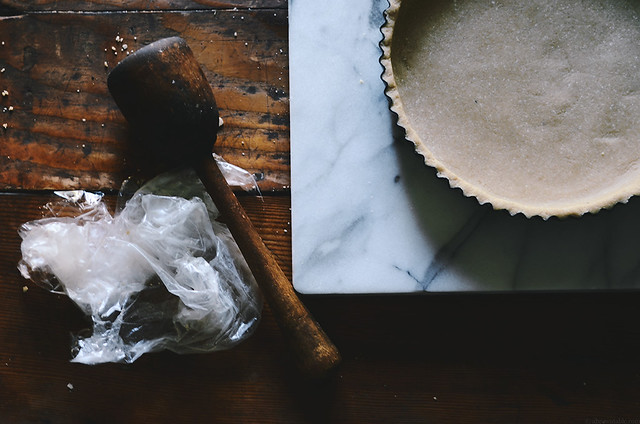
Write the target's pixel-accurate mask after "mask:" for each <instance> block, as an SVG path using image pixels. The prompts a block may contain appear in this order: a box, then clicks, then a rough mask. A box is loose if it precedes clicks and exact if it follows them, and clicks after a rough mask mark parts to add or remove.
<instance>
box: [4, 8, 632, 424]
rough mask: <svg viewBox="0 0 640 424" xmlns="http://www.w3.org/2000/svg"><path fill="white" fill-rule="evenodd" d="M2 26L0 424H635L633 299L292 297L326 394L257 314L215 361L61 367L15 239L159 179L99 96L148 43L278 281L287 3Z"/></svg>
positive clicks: (282, 256)
mask: <svg viewBox="0 0 640 424" xmlns="http://www.w3.org/2000/svg"><path fill="white" fill-rule="evenodd" d="M121 3H123V4H126V6H123V4H121ZM0 13H1V14H2V15H5V16H4V17H2V18H1V20H0V42H1V44H0V68H1V69H0V91H2V90H6V91H5V92H4V94H3V95H2V97H0V102H1V104H0V108H3V109H2V112H0V124H1V125H2V126H3V127H4V128H0V164H1V168H0V169H1V171H0V172H1V181H2V193H1V194H0V222H1V225H0V253H1V255H0V266H1V267H2V272H1V273H0V299H1V300H0V301H1V302H2V312H1V313H0V422H2V423H143V422H151V423H199V422H230V423H245V422H246V423H303V422H318V423H328V422H338V423H418V422H419V423H436V422H454V423H489V422H491V423H516V422H530V423H547V422H559V423H614V422H616V423H633V422H640V326H639V324H640V313H638V305H639V304H640V293H637V292H632V293H619V292H618V293H610V292H605V293H554V294H540V293H538V294H534V293H531V294H499V295H498V294H474V295H464V294H455V295H449V294H443V295H425V296H317V297H304V298H303V301H304V302H305V303H306V304H307V306H308V307H309V308H310V310H311V311H312V313H313V314H314V315H315V317H316V318H317V319H318V321H319V322H320V323H321V324H322V326H323V327H324V328H325V330H326V331H327V333H328V334H329V335H330V336H331V337H332V339H333V340H334V342H335V343H336V344H337V346H338V347H339V348H340V350H341V352H342V355H343V357H344V362H343V364H342V366H341V368H340V369H339V370H338V372H337V373H336V374H335V375H333V376H331V377H330V378H328V379H327V380H325V381H308V380H305V379H303V378H301V377H300V376H299V375H298V373H297V371H296V369H295V367H294V366H293V365H292V362H291V358H290V355H289V352H288V351H287V350H286V348H285V347H284V346H283V343H282V338H281V335H280V333H279V330H278V328H277V326H276V324H275V322H274V320H273V318H272V316H271V314H270V311H269V309H268V307H266V308H265V311H264V316H263V319H262V322H261V324H260V327H259V329H258V331H257V332H256V334H255V335H254V336H253V337H252V338H250V339H249V340H248V341H246V342H244V343H243V344H241V345H240V346H238V347H236V348H234V349H233V350H231V351H226V352H219V353H212V354H203V355H192V356H179V355H175V354H172V353H157V354H149V355H145V356H143V357H142V358H141V359H139V360H138V361H137V362H135V363H134V364H131V365H124V364H107V365H97V366H86V365H80V364H73V363H70V362H69V359H70V351H69V346H70V336H69V334H70V333H71V332H74V331H77V330H79V329H81V328H84V327H85V326H86V322H85V321H84V320H83V317H82V316H81V313H80V312H79V310H78V309H77V308H76V307H75V306H74V305H72V304H71V302H70V301H69V300H68V299H66V298H65V297H63V296H60V295H54V294H51V293H49V292H47V291H45V290H43V289H41V288H39V287H36V286H35V285H33V284H32V283H31V282H29V281H27V280H24V279H23V278H22V277H21V276H20V274H19V272H18V271H17V269H16V265H17V263H18V261H19V259H20V238H19V236H18V234H17V230H18V228H19V226H20V225H21V224H22V223H24V222H26V221H28V220H31V219H35V218H39V217H41V216H42V213H43V211H42V208H41V207H42V205H44V204H45V203H46V202H48V201H49V200H51V199H52V191H53V190H61V189H75V188H82V189H86V190H101V191H103V192H104V193H106V194H107V196H106V197H107V200H108V202H110V204H113V202H114V198H115V195H116V193H117V191H118V188H119V186H120V184H121V183H122V181H123V180H124V179H125V178H126V177H128V176H130V175H139V174H143V175H147V176H150V175H153V174H154V172H156V171H158V170H156V169H153V167H149V166H143V165H147V164H146V162H145V161H144V160H143V159H141V158H139V157H137V156H136V155H135V154H134V153H133V152H132V151H131V149H130V148H129V147H128V142H127V128H126V125H125V122H124V119H123V117H122V116H121V115H120V113H119V111H118V110H117V108H116V106H115V103H114V102H113V100H112V99H111V97H110V96H109V94H108V92H107V89H106V75H107V73H108V71H109V69H111V68H112V67H113V66H114V65H115V64H116V63H117V62H118V61H119V60H121V58H122V57H124V56H126V52H127V51H131V50H135V49H137V48H138V47H140V46H142V45H144V44H146V43H149V42H151V41H154V40H156V39H159V38H162V37H166V36H172V35H180V36H182V37H183V38H185V39H186V40H187V41H188V43H189V44H190V45H191V47H192V49H193V50H194V53H195V55H196V58H197V59H198V61H199V62H200V63H201V64H202V66H203V68H204V70H205V73H206V74H207V77H208V78H209V81H210V82H211V84H212V87H213V89H214V93H215V95H216V98H217V101H218V103H219V106H220V109H221V116H222V118H223V119H224V122H225V125H224V129H223V130H222V131H221V133H220V134H219V137H218V142H217V144H216V147H215V151H216V153H219V154H220V155H222V156H223V157H224V158H225V159H227V160H228V161H229V162H232V163H235V164H237V165H239V166H241V167H244V168H245V169H248V170H250V171H251V172H253V173H255V174H256V175H257V176H258V177H259V184H260V187H261V189H262V192H263V194H264V201H259V200H258V199H257V198H256V197H255V196H250V195H246V194H242V193H239V197H240V199H241V202H242V204H243V205H244V206H245V207H246V209H247V210H248V213H249V215H250V217H251V219H252V220H253V221H254V223H255V225H256V226H257V228H258V230H259V231H260V233H261V235H262V236H263V237H264V239H265V242H266V243H267V245H268V247H269V248H270V249H272V251H273V252H274V253H275V254H276V255H277V256H278V259H279V261H280V264H281V266H282V267H283V269H284V270H285V272H287V273H288V274H289V275H291V241H290V232H289V228H290V195H289V189H288V187H289V183H290V181H289V133H288V130H289V112H288V111H289V109H288V60H287V3H286V0H264V1H259V0H235V1H229V2H224V1H214V0H200V1H198V0H192V1H190V0H158V1H153V0H134V1H128V2H119V1H115V0H94V1H86V2H82V1H76V0H59V1H46V0H37V1H20V0H2V1H1V2H0ZM327 13H330V11H327ZM125 44H126V46H125ZM5 108H6V109H5ZM622 207H624V206H622ZM639 266H640V264H639ZM23 287H27V288H28V290H27V291H24V289H23ZM616 420H617V421H616Z"/></svg>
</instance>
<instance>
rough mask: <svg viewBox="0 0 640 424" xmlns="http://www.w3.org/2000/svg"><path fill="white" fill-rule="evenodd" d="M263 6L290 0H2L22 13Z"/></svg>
mask: <svg viewBox="0 0 640 424" xmlns="http://www.w3.org/2000/svg"><path fill="white" fill-rule="evenodd" d="M234 7H237V8H239V9H247V8H252V9H264V8H281V9H285V8H286V7H287V0H233V1H215V0H127V1H122V0H85V1H80V0H2V1H0V12H4V14H20V13H25V12H31V11H47V10H55V11H81V10H82V11H98V10H145V11H148V10H193V9H231V8H234Z"/></svg>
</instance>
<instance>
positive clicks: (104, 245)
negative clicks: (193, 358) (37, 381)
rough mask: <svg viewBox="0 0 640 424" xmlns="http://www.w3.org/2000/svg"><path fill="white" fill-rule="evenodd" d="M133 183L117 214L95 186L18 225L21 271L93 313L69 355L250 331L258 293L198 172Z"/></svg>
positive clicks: (66, 195)
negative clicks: (43, 215) (45, 215)
mask: <svg viewBox="0 0 640 424" xmlns="http://www.w3.org/2000/svg"><path fill="white" fill-rule="evenodd" d="M125 186H126V185H125ZM125 186H123V187H125ZM127 192H128V191H127V189H124V188H123V190H121V193H120V198H119V205H118V207H117V211H116V214H115V215H114V216H112V215H111V214H110V213H109V211H108V209H107V206H106V205H105V203H104V202H103V201H102V200H101V196H99V195H96V194H92V193H88V192H84V191H72V192H59V193H58V195H59V196H62V197H61V200H60V201H59V202H56V203H53V204H50V205H48V208H47V209H48V210H49V211H50V213H51V214H52V215H53V216H51V217H49V218H43V219H40V220H36V221H32V222H28V223H25V224H23V225H22V227H21V228H20V236H21V237H22V239H23V241H22V246H21V249H22V260H21V261H20V264H19V266H18V268H19V269H20V272H21V273H22V275H23V276H24V277H25V278H30V279H32V280H33V281H34V282H36V283H37V284H39V285H41V286H44V287H46V288H47V289H49V290H51V291H54V292H62V293H64V294H66V295H67V296H69V297H70V298H71V299H72V300H73V301H74V302H75V303H76V304H77V305H78V306H79V307H80V308H81V309H82V311H84V313H85V314H86V315H87V316H89V317H90V318H91V321H92V323H93V331H92V334H91V335H89V336H86V337H84V336H79V335H77V336H74V340H73V342H72V355H73V359H72V361H74V362H81V363H86V364H96V363H102V362H133V361H135V360H136V359H137V358H139V357H140V356H141V355H142V354H144V353H148V352H154V351H159V350H163V349H168V350H171V351H174V352H177V353H196V352H209V351H215V350H222V349H227V348H230V347H232V346H234V345H236V344H237V343H239V342H240V341H242V340H244V339H246V338H247V337H248V336H249V335H250V334H251V333H252V332H253V331H254V329H255V327H256V326H257V323H258V321H259V318H260V313H261V307H262V301H261V297H260V294H259V291H258V288H257V286H256V283H255V280H254V279H253V276H252V275H251V272H250V270H249V269H248V267H247V265H246V262H245V261H244V258H243V257H242V255H241V253H240V251H239V249H238V247H237V246H236V244H235V242H234V241H233V238H232V236H231V234H230V232H229V230H228V229H227V228H226V226H225V225H223V224H221V223H220V222H218V221H215V218H216V217H217V214H218V212H217V209H216V208H215V205H214V204H213V202H212V200H211V198H210V197H209V196H208V195H207V194H206V192H205V190H204V187H203V186H202V184H201V183H200V181H199V180H198V179H197V177H196V176H195V173H194V172H193V171H180V172H174V173H170V174H163V175H161V176H158V177H156V178H155V179H153V180H152V181H150V182H149V183H147V184H145V185H144V186H143V187H141V188H140V189H138V190H136V191H135V192H134V194H133V195H132V196H131V197H130V198H129V196H127V194H126V193H127ZM129 192H130V190H129ZM70 211H71V212H73V213H74V215H75V216H68V215H69V212H70ZM63 212H64V213H63ZM65 215H67V216H65Z"/></svg>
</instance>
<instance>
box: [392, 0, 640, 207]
mask: <svg viewBox="0 0 640 424" xmlns="http://www.w3.org/2000/svg"><path fill="white" fill-rule="evenodd" d="M471 1H473V0H471ZM542 1H544V0H542ZM507 2H508V0H505V3H507ZM430 3H434V2H429V1H426V2H425V1H421V0H413V1H409V0H405V1H403V2H401V0H390V6H389V8H388V9H387V11H386V24H385V25H384V26H383V27H382V33H383V40H382V42H381V48H382V52H383V54H382V57H381V63H382V65H383V67H384V72H383V75H382V79H383V80H384V81H385V83H386V90H385V92H386V94H387V96H388V97H389V98H390V100H391V106H390V108H391V110H392V111H393V112H395V113H396V114H397V116H398V124H399V125H400V126H401V127H403V128H404V130H405V132H406V138H407V139H408V140H409V141H411V142H413V143H414V145H415V149H416V151H417V152H418V153H419V154H420V155H422V156H423V157H424V161H425V163H426V164H427V165H429V166H431V167H434V168H435V169H436V170H437V175H438V176H439V177H442V178H446V179H448V180H449V183H450V186H451V187H452V188H459V189H461V190H462V192H463V193H464V195H466V196H469V197H475V198H476V199H477V200H478V202H479V203H480V204H485V203H490V204H491V205H492V206H493V207H494V209H505V210H507V211H508V212H509V213H511V214H512V215H515V214H518V213H521V214H523V215H525V216H527V217H532V216H540V217H542V218H544V219H547V218H549V217H552V216H558V217H565V216H572V215H573V216H580V215H583V214H585V213H595V212H597V211H599V210H601V209H603V208H609V207H611V206H613V205H614V204H616V203H619V202H623V203H626V202H627V201H628V200H629V198H630V197H632V196H634V195H636V194H638V193H640V114H639V115H635V114H632V112H634V111H636V110H640V78H632V81H630V82H626V80H624V79H622V80H620V78H618V79H619V80H620V81H622V82H621V84H627V85H628V87H626V88H625V90H628V91H629V93H631V94H634V93H635V90H636V88H637V89H638V93H639V94H638V97H637V100H636V97H635V94H634V96H633V97H634V98H633V99H631V97H632V95H631V94H628V95H627V96H626V97H625V98H624V99H623V100H620V102H623V103H624V102H626V103H624V105H623V106H624V107H625V108H626V109H625V111H624V113H622V112H620V113H618V115H616V117H615V119H618V121H620V119H621V118H620V117H621V116H622V117H624V116H626V115H629V116H630V117H631V118H635V119H631V118H630V123H624V121H620V122H618V121H616V122H614V124H617V125H618V127H616V128H609V129H608V130H607V131H609V132H608V133H606V134H603V135H602V137H600V135H598V136H597V137H595V138H594V136H591V135H589V136H587V137H586V138H585V139H584V140H581V139H580V138H579V137H578V136H574V134H582V132H583V129H582V126H580V128H578V127H575V128H573V129H572V127H570V128H569V130H563V131H565V132H560V133H558V134H559V135H557V134H556V135H555V136H554V135H552V141H545V138H544V135H545V134H546V132H548V131H547V130H548V127H549V125H548V124H546V123H545V122H541V123H540V125H539V127H534V128H532V127H530V126H529V127H527V128H526V131H525V130H523V131H522V133H519V134H518V135H517V136H514V137H513V139H509V137H508V135H505V134H501V135H496V137H488V136H487V134H491V131H490V130H488V129H487V127H485V128H483V129H481V130H479V131H477V132H475V131H472V132H471V133H468V134H469V135H468V140H465V139H460V138H461V137H462V138H464V137H465V136H464V134H465V132H464V131H457V130H456V131H453V130H452V131H451V134H448V133H449V132H450V131H449V128H450V127H451V126H456V125H457V122H463V123H464V125H469V126H471V127H470V128H476V127H477V125H476V124H475V123H474V122H473V120H474V119H477V120H479V121H484V122H485V123H486V122H488V121H491V122H493V123H495V122H498V123H499V125H502V124H501V123H503V122H506V121H509V120H511V121H513V122H512V124H511V127H508V128H509V130H510V131H511V130H512V129H513V128H515V127H518V128H520V127H523V126H524V124H523V125H520V124H519V123H518V121H517V119H515V118H514V119H512V118H504V114H503V115H500V114H499V113H497V112H495V110H497V109H498V108H500V107H501V106H500V105H499V104H497V103H491V102H487V104H488V105H490V106H491V105H492V106H493V109H492V111H493V112H492V113H494V115H495V116H493V115H492V116H489V115H487V114H484V115H483V114H482V113H480V112H478V113H476V112H474V111H475V110H476V109H478V110H479V109H480V108H481V107H482V106H483V100H482V99H478V100H471V99H472V97H469V99H467V100H469V103H471V101H473V102H475V105H471V106H470V108H467V109H464V108H463V109H462V111H461V112H459V113H458V114H457V115H456V114H453V118H452V123H446V124H438V123H436V121H435V118H433V117H432V119H426V120H424V122H418V121H423V119H422V116H423V115H429V114H431V115H433V116H434V117H435V116H437V115H438V113H431V112H430V111H431V109H443V110H444V109H445V108H444V107H443V106H442V105H443V103H442V102H440V101H439V100H437V101H434V102H433V104H432V103H430V102H429V101H427V102H426V103H425V104H421V102H422V100H420V99H422V97H424V98H426V99H429V98H430V96H431V97H432V98H433V97H438V96H440V97H443V95H442V92H445V93H446V92H447V91H446V90H444V91H442V92H437V93H434V92H430V91H429V90H432V88H426V87H425V88H424V90H425V92H424V93H422V94H421V95H420V96H417V95H415V91H416V83H415V78H418V77H421V75H422V73H423V72H426V71H425V69H426V68H425V67H424V66H422V65H421V66H417V70H416V69H414V68H416V66H415V65H414V68H412V67H411V66H409V65H406V63H408V62H411V61H412V59H411V58H410V59H407V57H406V56H407V55H409V56H411V53H410V52H408V51H407V49H408V47H407V46H408V45H412V43H413V42H414V41H415V40H409V41H407V36H412V34H421V33H423V31H422V30H418V31H414V30H411V31H408V30H406V28H403V27H402V26H403V25H408V24H411V25H415V24H416V23H418V24H422V22H423V21H424V22H426V21H428V19H426V18H425V19H423V20H421V19H416V18H415V17H416V16H419V15H420V14H429V13H439V12H433V9H428V7H429V6H426V7H425V6H423V5H428V4H430ZM454 3H456V4H460V3H464V0H458V1H457V2H454ZM484 3H489V2H484ZM491 3H492V4H494V3H496V2H491ZM498 3H501V2H498ZM534 3H535V1H534ZM401 4H402V5H403V7H404V9H403V8H401ZM438 4H439V5H440V8H442V7H444V8H446V7H448V6H447V5H446V2H444V3H442V2H440V3H438ZM443 5H444V6H443ZM456 7H457V6H456ZM423 9H424V10H423ZM403 12H404V13H403ZM407 16H411V18H407ZM429 25H431V27H430V28H433V26H432V24H429ZM412 31H413V32H412ZM398 34H402V39H401V38H400V36H399V35H398ZM394 36H395V37H396V38H395V39H394ZM634 36H635V35H634ZM637 36H638V37H639V38H640V28H638V29H637ZM476 38H477V35H476ZM394 41H395V44H396V45H395V46H394ZM419 47H420V51H427V49H429V48H430V46H424V45H420V46H419ZM638 53H639V55H638V57H640V50H638ZM629 54H632V52H629ZM516 59H517V57H516ZM484 63H485V64H486V63H490V62H484ZM490 64H491V63H490ZM461 66H465V65H464V64H462V65H461ZM403 67H404V68H403ZM638 67H639V68H640V59H638ZM394 71H395V72H394ZM579 71H580V69H577V70H572V71H571V72H569V73H568V74H567V75H563V76H562V78H561V80H562V81H566V80H567V78H569V77H575V78H578V80H576V81H573V82H574V83H576V84H578V85H580V84H587V83H588V82H589V81H587V79H586V78H587V77H586V76H584V72H582V73H580V72H579ZM471 72H473V71H471ZM399 75H400V76H399ZM467 75H468V74H467ZM474 78H475V77H474ZM579 78H582V79H579ZM418 79H419V78H418ZM469 79H470V78H466V79H465V81H467V80H469ZM432 80H433V78H432ZM452 81H455V80H453V79H452ZM449 83H450V84H452V83H451V81H449ZM579 83H580V84H579ZM420 84H421V83H419V84H418V87H420V86H421V85H420ZM454 85H455V84H454ZM481 85H482V84H481ZM485 85H486V84H485ZM521 85H522V84H521ZM429 86H430V87H433V84H429ZM454 88H455V87H454ZM505 89H506V88H505ZM461 90H464V87H463V88H461ZM532 90H533V89H532ZM577 92H580V91H577ZM453 93H456V92H455V90H454V91H453ZM498 93H501V92H500V91H499V92H498ZM557 93H561V94H562V93H564V92H563V91H562V90H560V89H555V90H549V93H548V94H549V95H550V96H556V97H557V96H560V94H557ZM580 93H581V92H580ZM465 94H466V92H463V93H462V94H460V93H458V94H456V95H455V96H453V95H452V97H451V98H454V99H455V100H454V102H463V101H464V100H465V99H464V95H465ZM481 94H482V93H481ZM539 94H540V93H536V95H539ZM564 94H565V95H566V96H568V97H571V95H572V93H571V92H569V93H564ZM596 94H597V93H596ZM627 97H628V98H627ZM407 98H412V100H411V101H406V99H407ZM416 98H417V99H418V100H415V99H416ZM535 99H537V97H536V98H535ZM586 99H588V98H586ZM526 100H527V99H526V98H525V99H524V100H523V101H526ZM556 100H557V99H551V101H556ZM560 100H562V101H565V102H566V101H567V99H560ZM494 101H495V99H494ZM582 101H583V102H585V101H586V100H585V99H583V100H582ZM630 102H631V103H630ZM627 103H628V104H627ZM434 104H435V105H436V106H433V105H434ZM438 105H439V106H438ZM496 105H498V106H496ZM575 105H578V106H581V105H580V103H579V102H578V103H575V104H569V106H566V105H565V107H567V108H569V109H571V110H570V111H571V112H573V111H574V110H575V109H577V108H578V106H575ZM582 105H584V103H582ZM444 106H446V107H449V104H448V103H447V104H444ZM552 106H553V103H552V104H551V106H550V108H551V109H553V108H552ZM471 107H476V109H472V108H471ZM509 107H511V106H510V105H507V106H505V108H506V109H508V108H509ZM611 107H612V108H614V107H615V108H618V109H620V108H621V107H622V106H620V105H619V104H618V103H616V104H615V105H613V106H611ZM429 108H431V109H429ZM505 108H503V109H505ZM572 108H573V109H572ZM425 110H426V111H427V112H428V113H427V112H425ZM616 110H617V109H616ZM503 112H504V111H503ZM549 113H551V112H549ZM553 113H554V115H553V116H558V118H557V119H559V120H562V119H564V117H565V116H566V115H567V111H566V110H565V111H562V110H561V111H559V112H558V111H556V110H555V109H554V110H553ZM563 113H564V115H563ZM603 113H604V112H603ZM607 113H608V114H609V115H611V112H607ZM607 113H604V115H602V114H601V113H599V112H598V109H597V108H596V116H594V117H593V118H590V115H588V114H587V115H584V117H585V119H583V121H584V122H586V123H587V124H588V123H589V121H590V120H598V119H606V118H607V116H609V115H607ZM496 114H497V115H496ZM440 115H442V113H440ZM445 115H446V113H445ZM524 116H529V115H526V114H525V115H524ZM577 116H578V117H582V116H583V115H577ZM603 116H604V118H603ZM547 118H548V116H547ZM609 118H610V119H611V117H610V116H609ZM535 119H538V117H535ZM540 119H542V118H540ZM631 121H633V122H631ZM514 122H515V123H514ZM575 122H582V121H573V125H574V126H575V125H578V124H575ZM621 122H622V124H621ZM481 123H482V122H481ZM556 123H557V122H556ZM552 124H554V123H552ZM569 124H571V122H570V123H569ZM605 124H606V123H605ZM474 125H475V126H474ZM491 125H493V124H491ZM545 125H547V127H545ZM585 125H586V124H585ZM603 125H604V124H603ZM608 125H609V126H611V125H612V124H611V123H609V124H608ZM605 126H606V125H605ZM620 126H622V127H624V128H623V131H622V133H621V132H620V131H621V130H620V128H619V127H620ZM574 130H575V131H574ZM498 131H499V130H496V132H495V134H498ZM567 131H568V132H567ZM598 131H600V130H598ZM603 131H604V130H603ZM529 132H534V133H536V134H538V136H539V137H538V138H536V139H534V140H529V139H526V138H523V135H522V134H525V133H526V134H528V133H529ZM445 133H447V134H448V135H443V134H445ZM461 134H462V135H461ZM540 134H542V135H540ZM567 134H569V135H567ZM607 134H608V135H607ZM596 135H597V134H596ZM608 136H609V138H607V137H608ZM553 137H555V138H553ZM568 139H571V140H568ZM577 150H580V152H577ZM600 150H601V152H600ZM556 181H558V183H557V184H556Z"/></svg>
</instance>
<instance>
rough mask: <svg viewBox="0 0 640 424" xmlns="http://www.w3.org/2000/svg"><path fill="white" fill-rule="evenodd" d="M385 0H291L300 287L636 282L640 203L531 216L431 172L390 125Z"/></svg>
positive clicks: (479, 287)
mask: <svg viewBox="0 0 640 424" xmlns="http://www.w3.org/2000/svg"><path fill="white" fill-rule="evenodd" d="M387 5H388V3H387V0H351V1H341V0H327V1H324V2H317V1H312V0H289V57H290V65H289V68H290V99H291V109H290V111H291V195H292V211H291V213H292V221H291V225H292V228H291V231H292V240H293V241H292V242H293V247H292V255H293V284H294V286H295V288H296V290H298V291H299V292H301V293H306V294H316V293H317V294H319V293H407V292H423V291H429V292H461V291H469V292H478V291H481V292H494V291H498V292H499V291H513V290H532V291H540V290H563V291H566V290H611V289H637V288H638V287H640V200H638V199H637V198H634V199H632V200H631V201H630V202H629V203H628V204H626V205H618V206H616V207H615V208H613V209H612V210H608V211H604V212H601V213H599V214H596V215H588V216H584V217H582V218H571V219H565V220H557V219H551V220H549V221H543V220H541V219H537V218H536V219H526V218H524V217H523V216H510V215H509V214H508V213H506V212H504V211H493V210H492V209H491V208H490V207H489V206H480V205H478V204H477V202H476V201H475V200H474V199H469V198H465V197H464V196H463V195H462V194H461V192H460V191H459V190H453V189H451V188H449V186H448V183H447V182H446V181H444V180H442V179H439V178H437V177H436V175H435V172H434V171H433V170H432V169H430V168H428V167H427V166H425V165H424V164H423V162H422V158H421V157H419V156H418V155H416V154H415V153H414V151H413V146H412V145H411V144H410V143H409V142H408V141H405V140H404V139H403V134H402V133H400V132H399V130H398V129H397V127H396V126H395V120H394V117H393V116H392V114H391V112H390V111H389V108H388V101H387V98H386V97H385V95H384V83H383V82H382V80H381V79H380V75H381V73H382V67H381V65H380V63H379V57H380V48H379V42H380V40H381V37H382V35H381V33H380V26H381V25H382V24H383V23H384V15H383V12H384V9H385V8H386V7H387Z"/></svg>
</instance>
